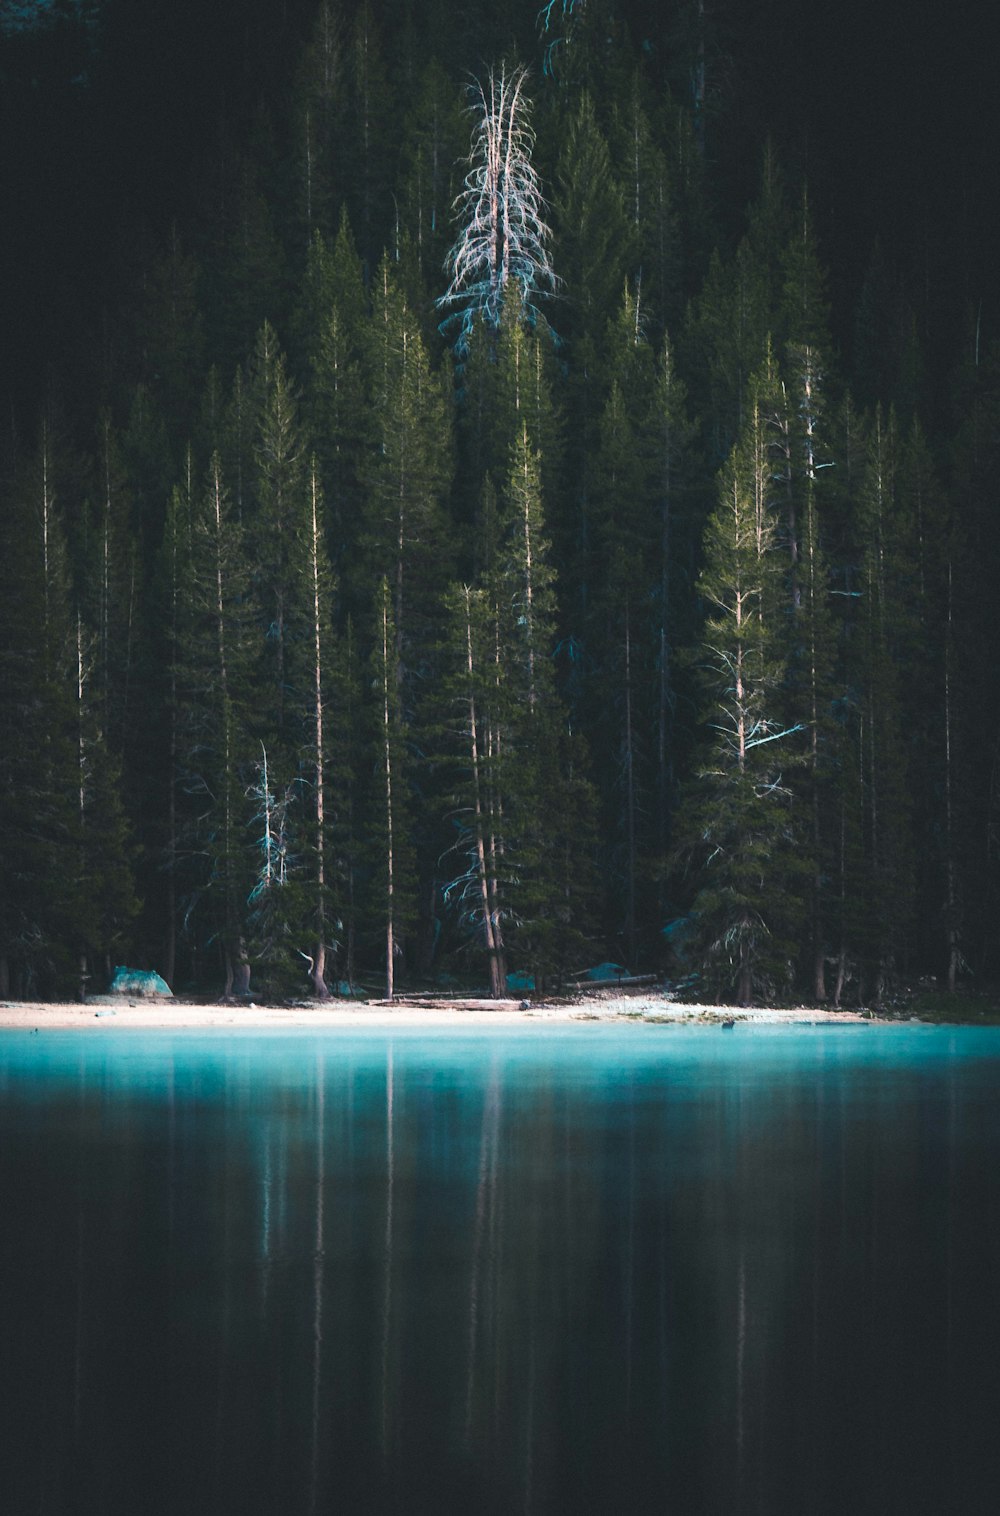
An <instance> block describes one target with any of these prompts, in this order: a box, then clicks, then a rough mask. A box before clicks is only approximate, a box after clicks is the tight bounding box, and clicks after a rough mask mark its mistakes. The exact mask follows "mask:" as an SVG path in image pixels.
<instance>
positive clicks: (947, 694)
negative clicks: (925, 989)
mask: <svg viewBox="0 0 1000 1516" xmlns="http://www.w3.org/2000/svg"><path fill="white" fill-rule="evenodd" d="M953 605H954V600H953V594H952V575H951V563H950V562H949V564H948V629H947V636H946V638H945V644H944V805H945V880H946V889H947V894H946V900H945V908H946V912H947V931H948V989H949V991H950V992H951V993H952V994H954V991H955V986H956V983H957V981H958V966H959V961H960V959H961V952H960V948H959V943H960V933H959V925H958V899H957V892H956V888H955V834H954V828H953V815H952V781H953V775H952V763H951V649H952V610H953Z"/></svg>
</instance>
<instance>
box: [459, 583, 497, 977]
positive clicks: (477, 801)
mask: <svg viewBox="0 0 1000 1516" xmlns="http://www.w3.org/2000/svg"><path fill="white" fill-rule="evenodd" d="M463 594H464V597H465V636H466V672H467V674H468V676H469V700H468V721H469V760H470V766H471V769H472V795H473V814H474V816H475V828H476V831H475V841H476V872H477V875H478V879H479V893H480V898H481V901H482V908H483V930H484V932H485V935H486V951H487V953H488V955H489V960H490V994H491V995H492V996H493V998H494V1000H499V999H502V998H503V995H504V994H505V992H506V989H507V972H506V965H505V963H504V950H503V939H502V936H501V932H500V918H499V914H498V913H496V912H495V910H494V907H495V903H496V897H495V882H494V886H493V888H491V881H490V878H489V870H488V869H487V867H486V853H487V846H486V835H485V833H486V828H485V825H484V817H483V800H482V783H481V775H480V757H479V735H478V728H477V719H476V700H475V695H474V694H473V684H472V681H473V677H474V673H475V663H474V659H473V653H472V592H471V591H470V589H469V587H468V585H466V586H465V588H464V590H463ZM492 840H493V839H492V837H491V845H492Z"/></svg>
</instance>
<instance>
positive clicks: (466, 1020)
mask: <svg viewBox="0 0 1000 1516" xmlns="http://www.w3.org/2000/svg"><path fill="white" fill-rule="evenodd" d="M729 1018H732V1019H733V1020H735V1021H738V1022H739V1021H749V1022H757V1023H771V1024H777V1025H786V1024H787V1025H795V1024H800V1025H820V1024H833V1023H838V1024H839V1023H843V1022H858V1021H867V1020H870V1019H871V1018H870V1017H868V1016H867V1015H862V1014H859V1013H858V1012H856V1011H823V1010H816V1009H814V1008H812V1007H808V1006H802V1007H797V1008H792V1009H782V1010H772V1009H765V1008H756V1007H752V1008H748V1009H745V1010H735V1009H733V1008H731V1007H728V1006H717V1005H714V1006H713V1005H685V1004H680V1003H679V1002H677V1001H675V1000H670V999H668V998H667V997H666V996H664V995H652V994H651V995H641V996H637V995H615V994H610V993H609V994H603V995H599V996H588V997H587V998H586V999H583V998H581V999H579V1000H575V1001H558V1002H553V1003H551V1004H547V1003H540V1004H538V1005H531V1006H530V1007H528V1008H527V1009H525V1008H523V1007H522V1004H521V1002H519V1001H517V1000H500V1001H491V1000H471V999H470V1000H462V1001H460V1002H448V1001H429V1000H420V1001H419V1002H414V1001H405V1000H404V1001H400V1002H398V1003H396V1004H393V1005H388V1004H387V1003H386V1002H385V1001H377V1000H370V1001H353V1002H347V1001H335V1002H333V1003H329V1002H328V1003H325V1004H320V1003H318V1002H317V1003H315V1004H311V1003H308V1002H303V1003H302V1004H299V1005H292V1006H280V1007H279V1006H263V1005H261V1006H258V1005H254V1004H252V1003H251V1004H249V1005H193V1004H188V1003H185V1002H184V1001H180V1000H165V1001H152V1000H150V1001H146V1002H141V1001H140V1002H134V1003H132V1002H129V1001H128V1000H123V999H118V998H115V999H112V998H111V997H110V996H100V997H97V998H95V999H92V1000H88V1001H87V1002H86V1003H85V1004H82V1005H80V1004H73V1003H66V1004H48V1003H41V1002H35V1001H14V1000H10V1001H0V1028H3V1027H19V1028H21V1029H22V1030H23V1029H25V1028H28V1029H30V1030H34V1029H35V1028H37V1029H38V1030H39V1031H45V1030H49V1029H56V1028H62V1029H65V1028H83V1027H90V1028H92V1029H93V1030H94V1031H98V1030H101V1029H106V1028H109V1027H114V1028H115V1029H116V1030H121V1029H124V1028H126V1027H139V1028H146V1029H147V1030H148V1029H149V1028H150V1027H205V1028H214V1027H225V1028H233V1029H240V1028H245V1029H247V1030H260V1029H266V1030H268V1031H277V1030H280V1029H281V1028H282V1027H311V1028H314V1029H316V1030H319V1029H320V1028H326V1027H362V1026H378V1025H385V1026H390V1025H391V1026H399V1027H403V1026H407V1027H409V1026H455V1027H458V1026H462V1027H463V1028H464V1027H467V1026H470V1025H472V1026H480V1025H486V1024H488V1025H490V1026H497V1025H503V1024H505V1023H506V1024H510V1025H519V1026H520V1025H525V1024H527V1023H529V1022H567V1021H609V1020H622V1021H654V1022H678V1023H680V1022H683V1023H687V1024H689V1025H690V1024H695V1025H697V1024H698V1023H702V1024H706V1023H707V1024H711V1023H713V1022H721V1021H723V1020H726V1019H729Z"/></svg>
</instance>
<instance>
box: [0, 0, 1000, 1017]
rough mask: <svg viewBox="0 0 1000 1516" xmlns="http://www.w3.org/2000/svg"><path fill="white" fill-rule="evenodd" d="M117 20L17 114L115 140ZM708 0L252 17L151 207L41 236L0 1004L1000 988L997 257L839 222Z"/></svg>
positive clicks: (22, 482)
mask: <svg viewBox="0 0 1000 1516" xmlns="http://www.w3.org/2000/svg"><path fill="white" fill-rule="evenodd" d="M90 9H92V8H88V7H86V6H85V7H83V8H82V9H81V10H80V11H79V12H74V13H72V14H71V13H69V11H68V9H67V8H65V7H64V8H63V10H61V11H59V14H58V15H57V17H56V21H55V22H54V23H53V26H52V27H51V28H49V29H48V30H47V31H46V32H45V34H44V35H43V36H40V37H35V38H27V37H22V38H20V39H17V38H15V39H9V40H8V45H7V50H6V52H5V54H4V55H3V56H4V63H3V69H4V96H5V100H4V107H3V109H4V112H5V113H6V114H7V115H12V114H14V113H17V112H20V113H22V116H24V117H29V116H30V113H31V111H32V109H33V106H32V98H33V97H32V88H33V85H32V80H33V79H35V80H36V82H37V77H38V73H39V70H40V69H42V68H43V67H44V68H48V69H50V70H51V71H54V75H55V77H56V81H57V85H58V87H59V88H61V89H62V90H63V96H62V97H61V98H63V99H64V105H63V107H62V109H63V111H64V114H63V116H62V117H61V118H60V122H59V128H58V129H59V131H60V132H65V133H67V134H70V135H71V134H72V133H73V132H74V131H75V130H77V129H78V130H79V131H80V133H81V134H83V138H84V139H85V140H86V141H87V142H88V143H89V145H90V147H91V148H92V149H94V150H96V149H97V148H99V146H100V142H101V141H102V137H101V134H102V132H111V131H112V130H114V131H119V132H120V131H121V130H122V120H121V118H118V119H117V121H116V122H115V123H113V124H112V125H109V124H108V123H107V121H104V120H103V119H102V118H101V112H100V108H99V107H100V101H101V100H102V99H104V98H106V97H107V93H108V89H109V88H110V86H106V85H105V86H102V84H101V73H100V70H101V67H102V58H103V59H104V60H105V61H104V64H103V66H105V67H106V68H110V67H111V65H110V64H109V63H107V61H106V60H107V58H108V57H114V55H115V49H116V48H117V49H118V55H117V57H118V62H117V64H116V67H117V68H118V69H119V70H120V72H119V74H118V75H116V76H115V77H116V80H118V83H117V84H116V86H115V87H116V88H119V89H121V88H123V86H122V85H121V82H120V81H121V79H122V78H123V77H126V76H127V75H128V72H129V71H128V69H127V68H126V67H125V66H124V65H123V63H122V59H123V58H125V59H126V60H127V58H128V56H129V54H128V49H129V47H130V46H131V43H130V40H129V33H128V27H129V24H130V23H129V7H128V6H126V5H122V4H119V5H118V6H117V8H116V7H115V6H114V5H113V4H109V6H108V7H107V17H106V20H105V21H104V22H101V23H100V25H103V26H104V27H105V32H104V33H101V35H102V37H103V41H102V43H101V47H102V49H103V50H104V51H103V52H102V53H101V54H100V55H98V54H97V53H96V52H95V48H96V44H95V42H94V40H93V36H94V31H95V28H97V29H98V31H99V24H98V22H95V21H94V19H93V17H91V16H90V15H89V10H90ZM732 9H733V7H728V6H726V5H722V4H720V5H715V6H713V5H710V4H705V3H679V4H674V5H669V6H664V7H663V8H662V10H663V17H664V19H663V21H662V22H660V21H657V22H656V23H655V28H656V29H655V32H654V29H653V28H654V23H653V22H652V21H651V20H650V19H649V17H648V16H645V15H644V12H643V8H642V7H640V6H633V7H629V6H627V5H621V4H616V3H614V0H549V3H548V4H546V5H544V6H542V7H539V5H538V0H531V3H528V4H519V3H516V0H509V3H506V4H499V5H492V6H489V7H488V6H485V5H483V4H482V3H480V0H469V3H468V4H466V5H464V6H457V7H456V6H451V5H448V4H446V3H444V0H440V3H426V4H416V3H414V4H409V5H407V4H403V3H401V0H400V3H388V0H387V3H385V4H381V5H380V4H376V3H374V0H361V3H357V0H311V3H308V4H306V3H302V4H299V5H298V6H296V5H291V6H286V7H285V12H284V17H283V18H282V15H281V12H282V8H281V6H278V5H273V6H270V7H261V6H258V5H256V3H255V5H253V6H251V7H250V8H249V11H248V14H250V15H252V16H253V17H255V18H257V21H258V22H259V27H258V31H259V35H256V40H250V41H248V40H247V39H246V38H243V37H234V39H233V50H234V52H235V53H236V54H238V55H239V56H240V57H241V58H244V57H245V58H248V59H250V63H247V65H246V68H244V69H243V73H242V74H241V72H240V67H237V66H236V65H235V64H234V66H233V73H232V81H230V82H229V83H228V84H226V86H225V88H222V87H221V86H220V92H219V94H220V98H219V99H218V100H217V101H216V102H215V104H214V106H213V113H212V114H211V117H210V119H208V118H206V121H205V123H202V122H201V121H200V118H199V121H192V123H191V124H190V126H189V139H185V140H189V141H190V143H191V144H193V146H191V147H190V150H189V151H188V152H187V156H186V158H185V159H184V163H183V174H181V171H180V167H177V168H175V169H174V170H173V171H172V172H173V177H172V178H171V174H170V172H168V171H167V170H165V169H164V168H163V167H162V165H161V166H160V167H157V166H156V162H155V161H154V160H155V158H156V153H157V151H160V152H162V151H165V148H164V144H163V143H162V141H161V142H159V143H155V142H154V143H153V144H152V145H151V146H150V149H149V152H150V158H149V163H148V173H149V174H150V176H152V177H153V179H154V180H155V179H156V175H160V178H161V180H162V183H163V185H164V186H165V187H164V188H163V190H162V196H161V199H162V206H163V207H164V209H163V211H162V213H158V210H157V205H156V204H155V203H154V204H147V205H145V206H143V208H142V209H141V211H140V210H138V209H137V210H136V211H135V213H134V214H131V213H130V214H128V215H125V216H123V217H122V218H121V219H120V221H119V222H118V223H117V225H116V226H115V227H114V228H113V235H111V234H110V232H109V230H108V229H107V228H105V234H106V235H107V240H106V241H105V242H104V243H103V244H102V246H103V248H104V255H103V256H102V269H101V273H100V276H99V277H98V276H97V274H96V273H93V274H92V270H90V266H89V265H87V266H86V267H84V269H83V270H82V272H81V271H78V275H77V284H76V285H74V286H72V287H73V288H77V289H80V288H82V287H83V286H84V285H89V286H92V287H91V288H90V289H89V292H88V293H86V294H85V295H81V297H80V299H79V301H77V302H76V305H77V309H76V310H74V311H71V312H70V311H67V310H66V309H64V306H65V305H66V304H68V303H71V302H69V301H68V297H64V296H58V297H53V300H52V301H51V302H50V301H49V300H48V298H47V296H46V295H45V294H44V292H43V291H42V290H41V287H40V286H41V276H40V275H39V276H38V277H37V278H35V276H26V277H29V278H35V282H34V283H33V284H31V286H30V288H31V289H32V290H33V291H34V294H33V295H31V297H30V298H31V299H33V300H35V301H36V303H37V304H38V305H39V306H40V307H41V306H44V307H46V310H45V313H43V314H41V315H39V317H38V320H37V322H36V325H35V326H34V327H33V328H32V331H33V332H35V333H36V334H44V336H43V335H36V337H35V338H33V339H32V352H31V354H30V356H28V355H25V356H23V359H22V362H23V371H22V372H23V378H12V377H11V375H10V374H8V375H7V382H8V389H9V394H8V395H5V405H6V411H7V413H6V415H5V416H4V418H3V422H2V426H0V433H2V435H0V577H2V581H3V592H2V594H0V864H2V866H0V996H14V997H50V996H61V997H73V996H75V995H77V994H80V993H82V992H83V991H84V990H86V989H88V988H89V989H94V990H96V989H101V988H103V987H104V985H105V984H106V983H107V980H108V977H109V975H110V974H111V972H112V971H113V968H114V966H115V965H116V964H119V963H130V964H136V965H140V966H144V967H147V968H150V969H155V970H157V971H158V972H159V973H161V974H162V975H163V976H164V978H165V979H166V980H167V982H168V983H169V984H170V985H171V986H172V987H173V989H174V990H175V992H176V993H178V994H180V993H183V994H185V995H188V996H201V997H206V998H218V997H219V996H229V997H239V996H244V997H247V996H254V997H255V998H257V997H259V998H267V997H271V998H275V999H282V998H290V997H305V996H317V997H321V998H322V997H326V996H327V995H338V994H340V995H344V994H351V993H355V992H357V991H359V990H360V991H364V992H366V993H368V994H381V995H388V996H391V995H392V994H393V993H394V991H399V990H400V989H403V988H408V989H415V988H424V989H433V988H435V987H437V988H439V989H445V988H447V987H452V988H456V987H463V988H468V989H470V990H471V989H476V990H478V991H479V992H480V993H488V994H491V995H494V996H504V995H507V994H508V993H513V994H515V995H520V994H521V993H537V994H541V993H544V992H546V991H558V990H560V989H563V988H565V987H566V986H567V984H569V983H570V982H571V981H572V980H573V979H574V978H575V977H576V976H578V975H579V974H580V973H582V972H583V971H584V970H586V969H587V968H588V967H590V966H593V965H597V964H602V963H605V964H614V965H618V966H620V968H621V969H622V970H623V971H625V972H627V973H628V974H631V975H640V974H650V975H654V974H655V975H657V976H660V977H662V978H665V979H667V980H668V981H670V982H671V983H672V984H673V985H674V986H676V987H677V989H678V991H679V992H681V993H688V994H690V995H693V996H696V997H697V998H699V999H701V1000H707V999H711V1000H715V1001H721V1002H731V1003H737V1002H738V1003H749V1002H753V1001H768V1002H770V1003H778V1004H780V1003H786V1002H790V1001H796V1002H801V1001H807V1002H816V1003H825V1004H828V1005H833V1006H845V1007H846V1006H853V1005H857V1004H864V1005H870V1004H880V1003H886V1002H890V1001H891V999H892V997H893V996H894V995H896V994H897V993H899V991H900V989H901V988H902V987H904V986H907V985H913V984H915V983H917V982H919V981H921V980H922V979H923V980H929V979H931V978H933V979H935V980H936V981H937V982H938V983H939V984H940V985H941V986H942V987H947V988H948V989H952V990H954V989H956V988H961V987H962V986H963V985H965V986H969V985H973V986H983V985H987V984H989V983H991V982H995V981H996V979H997V977H998V976H1000V937H998V934H997V932H996V930H995V925H994V923H995V920H996V917H997V911H998V907H1000V782H998V779H1000V768H998V762H1000V704H998V702H997V700H996V699H995V698H994V697H995V692H996V687H997V686H996V668H997V665H998V657H1000V646H998V630H997V616H996V590H995V587H996V585H997V584H998V583H1000V532H998V529H997V520H996V510H995V501H996V480H997V477H998V465H1000V457H998V454H1000V366H998V361H997V359H998V351H997V349H996V347H995V345H994V344H993V343H992V340H991V339H990V336H989V330H988V328H989V320H988V319H987V320H984V316H983V304H982V296H983V291H982V290H981V289H980V288H978V287H977V286H976V283H975V271H974V270H972V271H971V272H968V271H967V272H966V275H965V276H964V277H960V276H959V272H958V271H957V270H956V269H955V268H953V267H949V268H948V269H944V268H943V267H942V260H941V259H939V258H938V259H936V258H935V257H934V256H933V250H932V251H931V252H928V250H927V244H926V243H925V244H924V245H923V246H922V247H914V248H909V247H908V246H901V245H900V241H899V239H898V238H896V239H894V237H893V232H892V227H891V225H887V226H885V227H884V228H879V227H877V226H875V225H869V226H868V228H867V242H866V245H865V246H864V247H863V248H860V249H857V250H856V249H855V248H853V247H852V248H851V249H850V250H849V251H845V242H844V239H843V238H842V237H841V236H840V235H839V234H838V233H837V232H836V231H833V232H832V234H831V237H830V239H829V241H827V240H826V239H825V237H824V231H825V227H826V222H825V221H824V217H826V216H827V212H826V210H823V211H821V212H817V210H816V209H815V208H814V207H815V205H816V204H817V203H819V204H824V205H825V204H826V202H825V201H824V200H823V195H824V190H823V185H822V164H820V165H819V168H818V169H817V173H818V175H819V180H820V183H819V185H818V187H817V185H815V184H814V178H813V174H812V170H811V167H810V164H809V163H808V162H807V161H806V159H805V157H804V155H803V153H802V152H801V151H800V150H799V146H798V143H797V141H796V139H795V137H794V134H793V133H792V132H791V131H789V130H787V129H786V128H787V120H786V119H785V118H784V117H782V118H780V119H778V118H776V122H775V124H774V130H773V131H772V130H770V129H769V128H768V123H767V122H766V121H765V120H764V118H763V117H762V116H761V115H760V114H759V113H757V114H755V113H754V112H752V111H749V110H747V111H745V112H744V113H743V114H742V115H740V113H739V112H738V111H736V110H735V108H734V107H733V106H732V101H733V100H734V99H745V98H747V97H748V96H749V95H750V94H752V86H751V84H750V83H748V81H747V80H746V78H745V77H743V78H737V79H736V80H735V82H734V81H733V78H732V77H731V76H732V74H733V71H734V68H735V67H736V62H738V60H735V61H734V53H733V48H734V46H735V44H734V43H733V41H732V37H731V35H730V36H727V32H726V25H725V22H726V15H727V12H730V11H732ZM265 12H266V13H267V15H268V17H269V20H268V23H267V24H268V26H270V27H271V29H272V30H271V31H268V30H266V28H265V27H264V22H263V20H260V18H261V17H263V16H264V14H265ZM255 24H257V23H256V22H255ZM261 28H263V30H261ZM248 32H249V23H248ZM269 39H270V40H269ZM651 39H652V40H651ZM32 50H34V51H32ZM88 50H89V51H88ZM88 58H90V60H91V61H90V62H89V64H88V62H87V59H88ZM81 60H82V62H81ZM251 63H252V65H253V68H252V69H251V66H250V65H251ZM199 67H202V65H199V64H198V63H197V62H196V61H195V62H192V68H193V69H194V70H195V72H197V70H198V68H199ZM87 68H89V69H90V76H89V82H88V81H87V80H86V79H85V80H84V82H83V83H82V84H81V82H80V80H81V76H82V74H83V73H85V72H86V69H87ZM254 70H256V72H254ZM199 77H200V76H199ZM144 78H145V76H144V75H143V74H142V73H141V71H139V72H138V73H137V74H136V76H135V77H134V78H132V79H131V80H130V83H129V88H130V89H131V90H133V91H134V92H135V93H137V94H138V93H139V92H141V91H142V89H143V88H144V87H145V85H144ZM240 79H242V80H243V83H242V85H241V84H240V83H239V80H240ZM60 81H62V82H61V83H60ZM52 87H53V88H55V87H56V86H55V85H54V86H52ZM167 87H168V85H167V83H161V84H159V85H158V88H160V89H162V90H163V92H164V93H165V92H166V89H167ZM102 88H104V90H105V94H104V95H103V96H102V94H101V89H102ZM84 97H86V98H84ZM199 98H201V97H199ZM67 102H68V103H67ZM74 102H75V103H74ZM93 102H97V103H96V104H94V103H93ZM180 108H181V107H179V106H178V107H177V109H178V110H180ZM74 111H76V113H77V116H78V118H79V123H78V127H77V126H75V125H74V120H75V118H74V115H73V112H74ZM782 121H784V122H785V126H784V127H783V126H782ZM765 128H768V129H765ZM88 134H89V135H88ZM135 150H136V151H137V152H138V151H139V148H136V149H135ZM39 151H41V149H39ZM66 151H69V149H66ZM28 171H29V170H28V169H27V168H26V169H25V177H26V178H27V174H28ZM6 172H8V177H9V173H10V170H9V168H8V170H7V171H6ZM181 178H183V183H180V182H179V181H180V179H181ZM168 181H169V182H168ZM66 192H67V193H69V189H68V188H67V191H66ZM25 194H26V195H27V194H28V191H27V190H26V191H25ZM29 198H30V196H29ZM147 198H148V199H150V200H151V199H152V197H151V196H150V197H147ZM81 216H82V217H83V220H82V222H81V224H83V225H86V226H87V227H92V225H93V220H94V219H96V218H91V219H88V217H87V216H85V215H84V214H83V212H81ZM92 240H93V239H92ZM91 252H92V250H91ZM91 252H88V251H87V250H86V249H85V250H84V252H82V253H81V258H83V259H84V260H85V259H86V258H89V257H90V256H91ZM844 258H847V259H848V261H849V260H850V259H851V258H853V259H854V260H855V263H854V264H851V268H852V269H854V268H855V266H856V276H855V274H854V273H850V272H845V268H844V267H842V266H841V263H842V261H843V259H844ZM6 282H7V284H8V289H7V291H6V294H5V297H4V298H5V301H7V305H5V310H7V309H8V307H9V309H10V310H14V309H15V307H16V304H17V302H18V301H19V300H20V299H21V298H22V296H21V295H19V293H18V289H17V287H14V288H11V287H10V286H11V279H10V278H9V277H8V278H7V281H6ZM987 316H990V312H987ZM56 332H58V336H57V335H55V333H56ZM991 692H993V693H992V694H991Z"/></svg>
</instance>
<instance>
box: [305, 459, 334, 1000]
mask: <svg viewBox="0 0 1000 1516" xmlns="http://www.w3.org/2000/svg"><path fill="white" fill-rule="evenodd" d="M318 493H319V483H318V480H317V478H316V463H315V460H314V461H313V467H312V479H311V504H312V514H311V518H310V543H309V560H310V564H309V566H310V570H311V573H312V592H313V593H312V601H313V675H314V683H313V720H314V746H315V755H316V756H315V768H314V771H313V783H314V787H315V791H316V945H315V951H314V953H313V962H312V969H311V970H310V975H309V977H310V978H311V980H312V982H313V990H314V991H315V994H316V996H317V998H318V999H320V1000H326V999H327V998H328V997H329V994H330V992H329V990H328V989H327V987H326V850H325V849H326V843H325V814H324V793H323V784H324V781H323V637H322V617H321V615H320V582H319V533H320V522H319V511H318V509H317V506H318V501H317V496H318Z"/></svg>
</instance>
